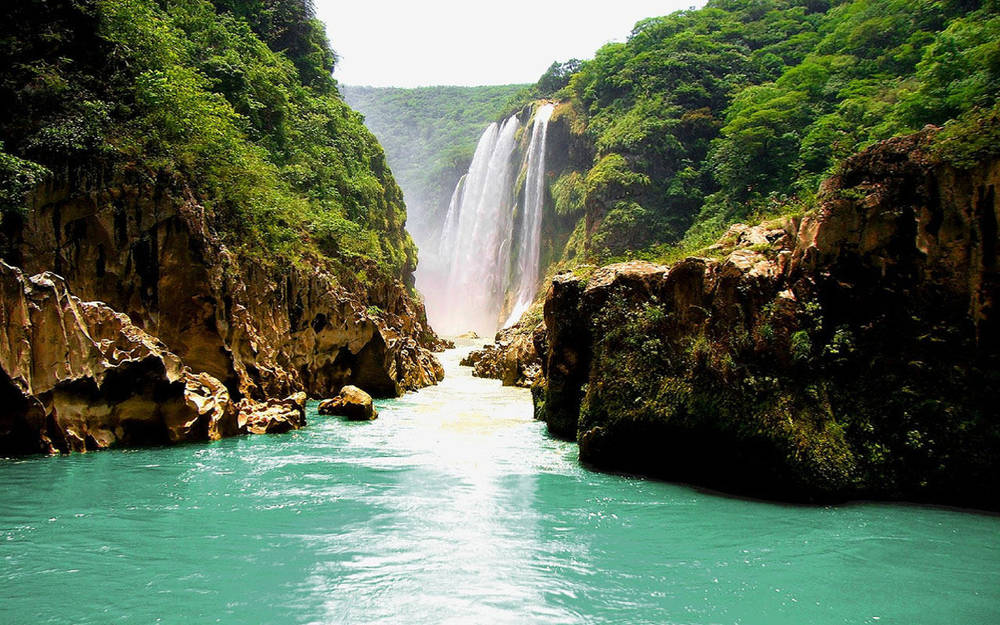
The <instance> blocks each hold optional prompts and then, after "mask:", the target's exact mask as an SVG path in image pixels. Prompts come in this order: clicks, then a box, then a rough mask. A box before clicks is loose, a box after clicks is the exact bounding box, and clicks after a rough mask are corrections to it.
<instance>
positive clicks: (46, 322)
mask: <svg viewBox="0 0 1000 625" xmlns="http://www.w3.org/2000/svg"><path fill="white" fill-rule="evenodd" d="M0 288H2V290H3V299H2V302H0V327H2V329H3V332H2V333H0V339H2V340H0V395H2V397H3V402H2V403H3V406H4V408H3V410H2V411H0V454H2V455H8V454H21V453H37V452H54V451H62V452H67V451H86V450H93V449H101V448H105V447H110V446H114V445H142V444H160V443H176V442H180V441H191V440H208V439H217V438H220V437H222V436H226V435H231V434H235V433H236V432H237V430H238V426H237V422H236V414H235V411H234V409H233V406H232V404H231V401H230V396H229V392H228V390H227V389H226V387H225V386H224V385H223V384H222V383H221V382H220V381H219V380H217V379H216V378H214V377H212V376H210V375H208V374H206V373H194V372H192V371H191V370H190V369H189V368H187V367H185V366H184V365H183V363H182V362H181V360H180V358H178V357H177V356H176V355H175V354H173V353H171V352H170V351H168V350H167V348H166V346H165V345H163V343H162V342H160V341H159V340H157V339H156V338H154V337H152V336H150V335H149V334H147V333H146V332H144V331H143V330H141V329H140V328H138V327H136V326H135V325H133V324H132V323H131V321H130V320H129V318H128V317H127V316H126V315H123V314H121V313H117V312H115V311H114V310H112V309H111V308H109V307H108V306H106V305H104V304H101V303H99V302H84V301H81V300H80V299H78V298H76V297H74V296H73V295H71V294H70V293H69V291H68V289H67V287H66V284H65V282H64V281H63V280H62V278H60V277H59V276H57V275H55V274H52V273H43V274H39V275H36V276H33V277H31V278H27V277H25V276H24V275H23V274H22V273H21V272H20V271H19V270H18V269H16V268H14V267H11V266H10V265H7V264H5V263H2V262H0Z"/></svg>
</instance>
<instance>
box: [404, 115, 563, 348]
mask: <svg viewBox="0 0 1000 625" xmlns="http://www.w3.org/2000/svg"><path fill="white" fill-rule="evenodd" d="M554 108H555V107H554V105H552V104H544V105H542V106H540V107H538V109H537V110H536V112H535V115H534V119H533V126H532V127H530V133H531V134H530V141H529V142H528V144H527V149H525V146H524V139H522V138H521V134H520V133H519V130H521V123H520V121H519V120H518V117H517V115H512V116H510V117H509V118H507V119H506V120H504V121H503V122H502V123H492V124H490V125H489V126H488V127H487V128H486V130H485V131H484V132H483V134H482V136H480V138H479V142H478V144H477V146H476V151H475V154H474V155H473V157H472V163H471V164H470V165H469V169H468V172H467V173H466V174H465V175H464V176H462V178H461V179H460V180H459V181H458V184H457V185H456V186H455V190H454V192H453V193H452V196H451V201H450V203H449V205H448V212H447V214H446V216H445V218H444V223H443V226H442V230H441V237H440V241H439V244H438V246H437V249H435V250H423V249H422V250H421V263H422V267H421V269H418V272H417V286H418V288H419V289H420V291H421V292H422V293H423V294H424V298H425V305H426V307H427V315H428V318H429V320H430V323H431V325H432V326H433V327H434V329H435V330H436V331H438V332H440V333H442V334H445V335H455V334H459V333H462V332H466V331H469V330H474V331H476V332H477V333H479V334H480V335H483V336H491V335H492V334H493V333H494V332H496V330H497V329H498V328H499V327H500V325H501V322H502V321H503V320H504V319H506V320H507V323H508V324H509V323H513V322H515V321H516V320H517V318H518V317H520V315H521V314H522V313H523V312H524V311H525V310H526V309H527V307H528V306H529V305H530V304H531V301H532V299H533V298H534V295H535V289H536V288H537V285H538V280H539V271H540V269H539V260H540V253H539V242H540V236H541V225H542V209H543V205H544V198H545V138H546V131H547V127H548V121H549V118H550V117H551V116H552V111H553V109H554ZM527 131H528V129H525V132H527ZM519 145H520V149H519V147H518V146H519ZM521 154H524V157H523V158H522V157H520V155H521ZM522 171H523V172H524V185H525V186H524V191H523V201H521V202H520V206H519V205H518V202H517V201H516V198H515V186H516V184H517V182H518V176H519V174H520V173H521V172H522ZM515 217H517V219H515ZM435 252H436V253H435ZM429 256H433V257H434V258H435V261H436V262H434V263H433V264H430V265H423V262H424V260H423V259H425V258H428V257H429ZM508 310H509V311H511V312H510V314H506V315H505V314H504V312H505V311H508Z"/></svg>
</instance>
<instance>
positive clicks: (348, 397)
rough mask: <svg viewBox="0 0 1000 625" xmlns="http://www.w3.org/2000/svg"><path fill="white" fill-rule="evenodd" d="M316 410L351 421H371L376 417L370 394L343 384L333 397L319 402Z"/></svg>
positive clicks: (376, 412)
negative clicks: (338, 392)
mask: <svg viewBox="0 0 1000 625" xmlns="http://www.w3.org/2000/svg"><path fill="white" fill-rule="evenodd" d="M318 412H319V414H322V415H336V416H341V417H347V418H348V419H350V420H351V421H371V420H373V419H376V418H377V417H378V410H376V409H375V404H374V402H373V401H372V397H371V395H369V394H368V393H366V392H364V391H362V390H361V389H360V388H358V387H356V386H345V387H344V388H342V389H340V394H339V395H337V396H336V397H334V398H333V399H327V400H325V401H322V402H320V404H319V408H318Z"/></svg>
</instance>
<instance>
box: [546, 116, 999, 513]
mask: <svg viewBox="0 0 1000 625" xmlns="http://www.w3.org/2000/svg"><path fill="white" fill-rule="evenodd" d="M934 134H935V131H934V130H931V129H929V130H927V131H924V132H921V133H918V134H915V135H910V136H906V137H901V138H896V139H892V140H889V141H886V142H883V143H881V144H878V145H876V146H874V147H873V148H870V149H868V150H866V151H865V152H862V153H860V154H858V155H856V156H854V157H852V158H850V159H848V160H847V161H846V163H845V165H844V166H843V167H842V169H841V170H840V173H839V174H838V175H837V176H834V177H833V178H831V179H829V180H827V181H826V182H825V183H824V184H823V186H822V189H821V192H820V195H819V200H818V206H817V208H815V209H814V210H812V211H810V212H808V213H806V214H805V215H804V216H789V217H787V218H782V219H777V220H774V221H771V222H766V223H763V224H761V225H759V226H754V227H748V226H744V225H737V226H733V227H732V228H731V229H730V230H729V232H728V233H727V234H726V236H725V237H724V238H723V239H722V240H721V241H720V242H719V243H718V244H716V245H714V246H711V247H710V248H708V250H707V254H708V255H707V256H706V257H692V258H688V259H686V260H683V261H681V262H678V263H676V264H674V265H671V266H664V265H656V264H652V263H646V262H638V261H635V262H629V263H621V264H617V265H610V266H607V267H603V268H600V269H598V270H596V272H594V273H593V274H592V275H590V276H586V275H574V274H571V273H564V274H560V275H558V276H556V278H555V279H554V280H552V281H551V284H550V286H549V289H548V294H547V296H546V300H545V308H544V317H545V327H546V333H545V334H546V335H545V337H544V340H540V341H535V345H537V346H538V348H539V349H540V350H542V351H544V353H543V354H542V356H543V361H544V366H543V378H542V379H541V381H540V382H539V383H538V384H536V386H535V388H534V396H535V399H536V414H537V415H538V416H539V418H542V419H544V420H545V421H546V422H547V423H548V427H549V430H550V431H551V432H552V433H553V434H554V435H557V436H561V437H565V438H571V439H575V440H577V441H578V442H579V444H580V457H581V460H582V461H584V462H586V463H588V464H591V465H593V466H595V467H599V468H603V469H611V470H624V471H633V472H639V473H644V474H650V475H656V476H660V477H665V478H668V479H676V480H684V481H691V482H694V483H698V484H704V485H707V486H711V487H715V488H721V489H724V490H728V491H731V492H739V493H746V494H753V495H762V496H768V497H778V498H782V499H795V500H807V501H822V500H831V499H833V500H836V499H844V498H851V497H888V498H908V499H917V500H928V501H936V502H947V503H957V504H963V505H974V506H979V507H985V508H991V509H995V508H997V507H1000V500H998V499H997V498H996V493H997V492H1000V490H998V487H1000V474H998V469H997V466H996V463H995V458H996V457H997V454H998V453H1000V418H998V413H997V407H996V403H995V397H994V393H995V389H996V388H997V384H998V381H1000V362H998V359H1000V350H998V329H997V322H996V318H995V313H994V310H993V308H994V306H995V301H996V295H997V290H998V288H997V286H998V282H997V280H998V273H997V271H998V268H997V258H996V254H997V247H998V231H997V224H998V222H1000V202H998V200H997V195H996V189H997V185H998V183H1000V162H997V161H995V160H989V161H987V162H982V163H980V164H979V165H977V166H976V167H974V168H972V169H968V170H959V169H955V168H953V167H951V166H948V165H944V164H940V163H938V162H937V161H936V160H935V159H934V158H932V157H931V156H930V154H929V149H928V148H929V146H930V144H931V142H932V141H933V137H934Z"/></svg>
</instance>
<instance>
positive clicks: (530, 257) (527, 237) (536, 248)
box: [504, 104, 555, 327]
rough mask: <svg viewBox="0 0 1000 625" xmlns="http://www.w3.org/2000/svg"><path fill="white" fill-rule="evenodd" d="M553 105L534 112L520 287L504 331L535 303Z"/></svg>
mask: <svg viewBox="0 0 1000 625" xmlns="http://www.w3.org/2000/svg"><path fill="white" fill-rule="evenodd" d="M553 110H555V105H553V104H543V105H542V106H540V107H538V110H537V111H535V125H534V128H532V129H531V143H529V144H528V168H527V169H528V171H527V175H526V176H525V182H524V205H523V208H522V211H521V228H520V230H519V236H518V245H517V271H516V273H515V276H516V278H517V287H516V290H515V291H514V298H513V302H514V306H513V308H512V309H511V313H510V316H508V317H507V323H505V324H504V327H507V326H510V325H513V324H515V323H517V320H518V319H520V318H521V315H522V314H524V311H525V310H527V309H528V306H530V305H531V302H532V300H534V299H535V290H536V289H537V288H538V277H539V276H538V270H539V267H538V264H539V255H540V252H541V248H540V243H541V241H540V238H541V235H542V208H543V205H544V203H545V137H546V135H547V133H548V128H549V118H550V117H552V111H553Z"/></svg>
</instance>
